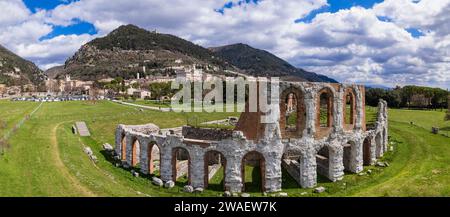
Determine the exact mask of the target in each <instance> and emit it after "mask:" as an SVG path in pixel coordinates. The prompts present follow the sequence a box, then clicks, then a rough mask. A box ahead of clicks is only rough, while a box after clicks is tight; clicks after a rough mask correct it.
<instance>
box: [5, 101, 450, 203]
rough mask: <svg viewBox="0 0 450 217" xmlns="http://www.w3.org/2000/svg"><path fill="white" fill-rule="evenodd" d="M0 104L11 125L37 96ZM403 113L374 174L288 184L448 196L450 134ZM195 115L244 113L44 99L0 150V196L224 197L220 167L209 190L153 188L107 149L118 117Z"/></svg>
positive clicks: (255, 178)
mask: <svg viewBox="0 0 450 217" xmlns="http://www.w3.org/2000/svg"><path fill="white" fill-rule="evenodd" d="M0 105H1V106H2V107H0V111H1V112H0V117H2V116H1V115H2V113H5V112H6V111H7V110H8V111H10V110H14V109H17V110H16V112H14V113H10V115H7V118H8V119H10V120H11V121H10V122H9V124H8V127H11V126H13V125H14V124H13V122H15V121H18V120H20V119H21V117H23V116H24V115H26V114H27V113H28V112H31V111H32V110H33V109H34V108H35V107H36V106H37V105H38V103H24V104H21V103H20V102H9V101H0ZM4 108H7V110H6V109H4ZM373 112H374V110H373V109H370V108H369V109H368V114H367V116H368V117H373ZM408 112H409V111H408ZM404 114H405V112H404V110H392V109H390V110H389V119H390V122H389V135H390V141H391V142H393V148H394V151H393V152H388V153H387V154H386V155H385V157H384V159H383V160H384V161H388V162H390V166H389V167H386V168H379V167H366V168H365V170H366V171H367V169H371V170H372V171H373V172H372V174H370V175H364V176H359V175H357V174H348V175H346V177H345V178H344V180H342V181H339V182H335V183H331V182H328V181H326V180H325V179H323V178H320V177H319V186H325V187H326V188H327V190H326V192H325V193H322V194H320V195H317V194H314V193H312V190H311V189H302V188H299V186H298V184H297V183H295V181H293V179H292V178H291V177H289V175H288V174H287V173H286V172H283V191H284V192H287V193H288V194H289V195H290V196H449V195H450V192H449V191H450V181H449V180H450V177H449V176H450V175H449V174H450V171H449V165H450V155H449V153H450V150H449V149H450V147H449V146H450V139H449V138H448V137H444V136H442V135H434V134H431V133H430V132H429V131H430V130H425V128H422V127H418V126H413V125H410V124H409V121H406V120H409V118H406V119H405V115H404ZM411 114H414V115H410V118H412V119H414V120H416V119H417V121H415V122H416V123H417V125H418V123H419V120H423V121H424V123H426V124H429V125H430V126H431V125H434V124H435V123H434V122H439V121H440V120H437V117H438V115H434V116H433V117H428V113H427V111H413V113H411ZM193 116H196V117H198V118H199V119H202V120H218V119H224V118H226V117H228V116H238V114H237V113H232V114H230V113H173V112H170V113H169V112H158V111H152V110H144V111H140V110H139V109H136V108H134V107H131V106H125V105H120V104H116V103H113V102H109V101H98V102H97V103H95V104H92V103H89V102H79V101H76V102H54V103H44V104H43V106H42V107H41V108H40V109H39V110H38V111H37V112H36V113H35V115H34V116H33V117H32V118H31V119H30V120H28V121H27V122H26V123H25V125H24V126H22V128H21V129H19V130H18V131H17V132H16V133H15V134H14V135H13V136H12V137H11V139H10V140H9V142H10V144H11V147H10V148H9V149H8V150H6V152H5V153H4V154H3V155H2V156H0V196H218V195H220V194H221V193H222V189H223V188H222V185H223V170H222V169H220V170H219V172H218V173H217V175H216V176H215V177H213V179H212V180H211V181H210V184H209V186H210V188H209V189H207V190H206V191H205V192H203V193H202V194H187V193H182V192H181V188H182V186H183V181H185V180H183V179H182V180H180V182H179V183H178V184H177V186H176V187H175V188H173V189H170V190H168V189H164V188H159V187H155V186H154V185H152V184H151V183H150V180H149V177H146V176H141V177H133V176H132V175H131V173H130V172H129V171H128V170H125V169H123V168H117V167H115V166H114V165H113V164H112V163H111V162H110V161H109V159H110V157H109V156H108V155H107V154H105V153H104V152H103V151H102V148H101V145H102V144H103V143H105V142H108V143H110V144H114V131H115V128H116V126H117V124H120V123H123V124H143V123H149V122H152V123H155V124H157V125H159V126H160V127H161V128H168V127H176V126H181V125H183V124H186V122H187V120H188V119H190V118H192V117H193ZM424 116H427V117H424ZM435 119H436V120H435ZM75 121H85V122H86V123H87V125H88V127H89V129H90V132H91V134H92V135H91V137H84V138H81V137H79V136H77V135H74V134H72V132H71V126H72V125H73V124H74V122H75ZM439 123H440V124H441V125H440V126H441V128H445V127H449V126H450V123H449V122H443V121H440V122H439ZM83 146H89V147H91V148H92V149H93V151H94V154H95V155H96V156H97V157H98V160H99V161H98V163H97V164H94V163H93V162H91V161H90V159H89V158H88V156H87V155H86V154H84V152H83ZM258 170H259V169H253V168H251V167H247V168H246V171H248V172H247V173H246V178H245V182H246V186H248V189H249V191H251V194H252V195H253V196H261V195H262V194H261V193H259V192H257V190H255V189H259V188H260V184H259V183H258V182H259V181H260V178H259V177H260V175H259V174H258ZM303 192H306V194H305V193H303Z"/></svg>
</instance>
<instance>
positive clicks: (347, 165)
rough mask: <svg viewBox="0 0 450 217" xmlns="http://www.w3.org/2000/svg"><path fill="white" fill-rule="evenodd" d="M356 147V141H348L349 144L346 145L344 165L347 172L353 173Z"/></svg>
mask: <svg viewBox="0 0 450 217" xmlns="http://www.w3.org/2000/svg"><path fill="white" fill-rule="evenodd" d="M355 147H356V143H355V142H354V141H347V143H345V144H344V150H343V151H344V153H343V155H342V163H343V165H344V170H345V171H351V165H350V164H351V163H352V159H353V158H354V156H353V154H352V153H353V152H354V150H353V149H354V148H355Z"/></svg>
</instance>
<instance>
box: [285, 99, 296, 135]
mask: <svg viewBox="0 0 450 217" xmlns="http://www.w3.org/2000/svg"><path fill="white" fill-rule="evenodd" d="M297 122H298V117H297V96H295V94H294V93H289V94H288V96H287V98H286V127H285V129H286V130H287V131H297Z"/></svg>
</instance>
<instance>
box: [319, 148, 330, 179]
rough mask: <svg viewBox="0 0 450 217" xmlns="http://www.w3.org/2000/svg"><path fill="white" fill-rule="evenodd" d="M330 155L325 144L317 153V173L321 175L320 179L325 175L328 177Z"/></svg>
mask: <svg viewBox="0 0 450 217" xmlns="http://www.w3.org/2000/svg"><path fill="white" fill-rule="evenodd" d="M329 157H330V151H329V150H328V147H327V146H323V147H322V148H321V149H320V150H319V151H318V152H317V154H316V163H317V175H319V179H320V178H322V177H320V176H323V177H328V173H329V168H330V165H329Z"/></svg>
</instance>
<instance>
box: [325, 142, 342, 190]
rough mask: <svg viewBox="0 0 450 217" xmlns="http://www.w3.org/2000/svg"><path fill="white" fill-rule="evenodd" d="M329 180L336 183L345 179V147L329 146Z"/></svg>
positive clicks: (338, 145)
mask: <svg viewBox="0 0 450 217" xmlns="http://www.w3.org/2000/svg"><path fill="white" fill-rule="evenodd" d="M328 152H329V157H328V178H329V179H330V180H331V181H333V182H335V181H338V180H341V179H342V178H343V177H344V162H343V159H344V147H343V146H342V145H340V144H333V145H330V146H328Z"/></svg>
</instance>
